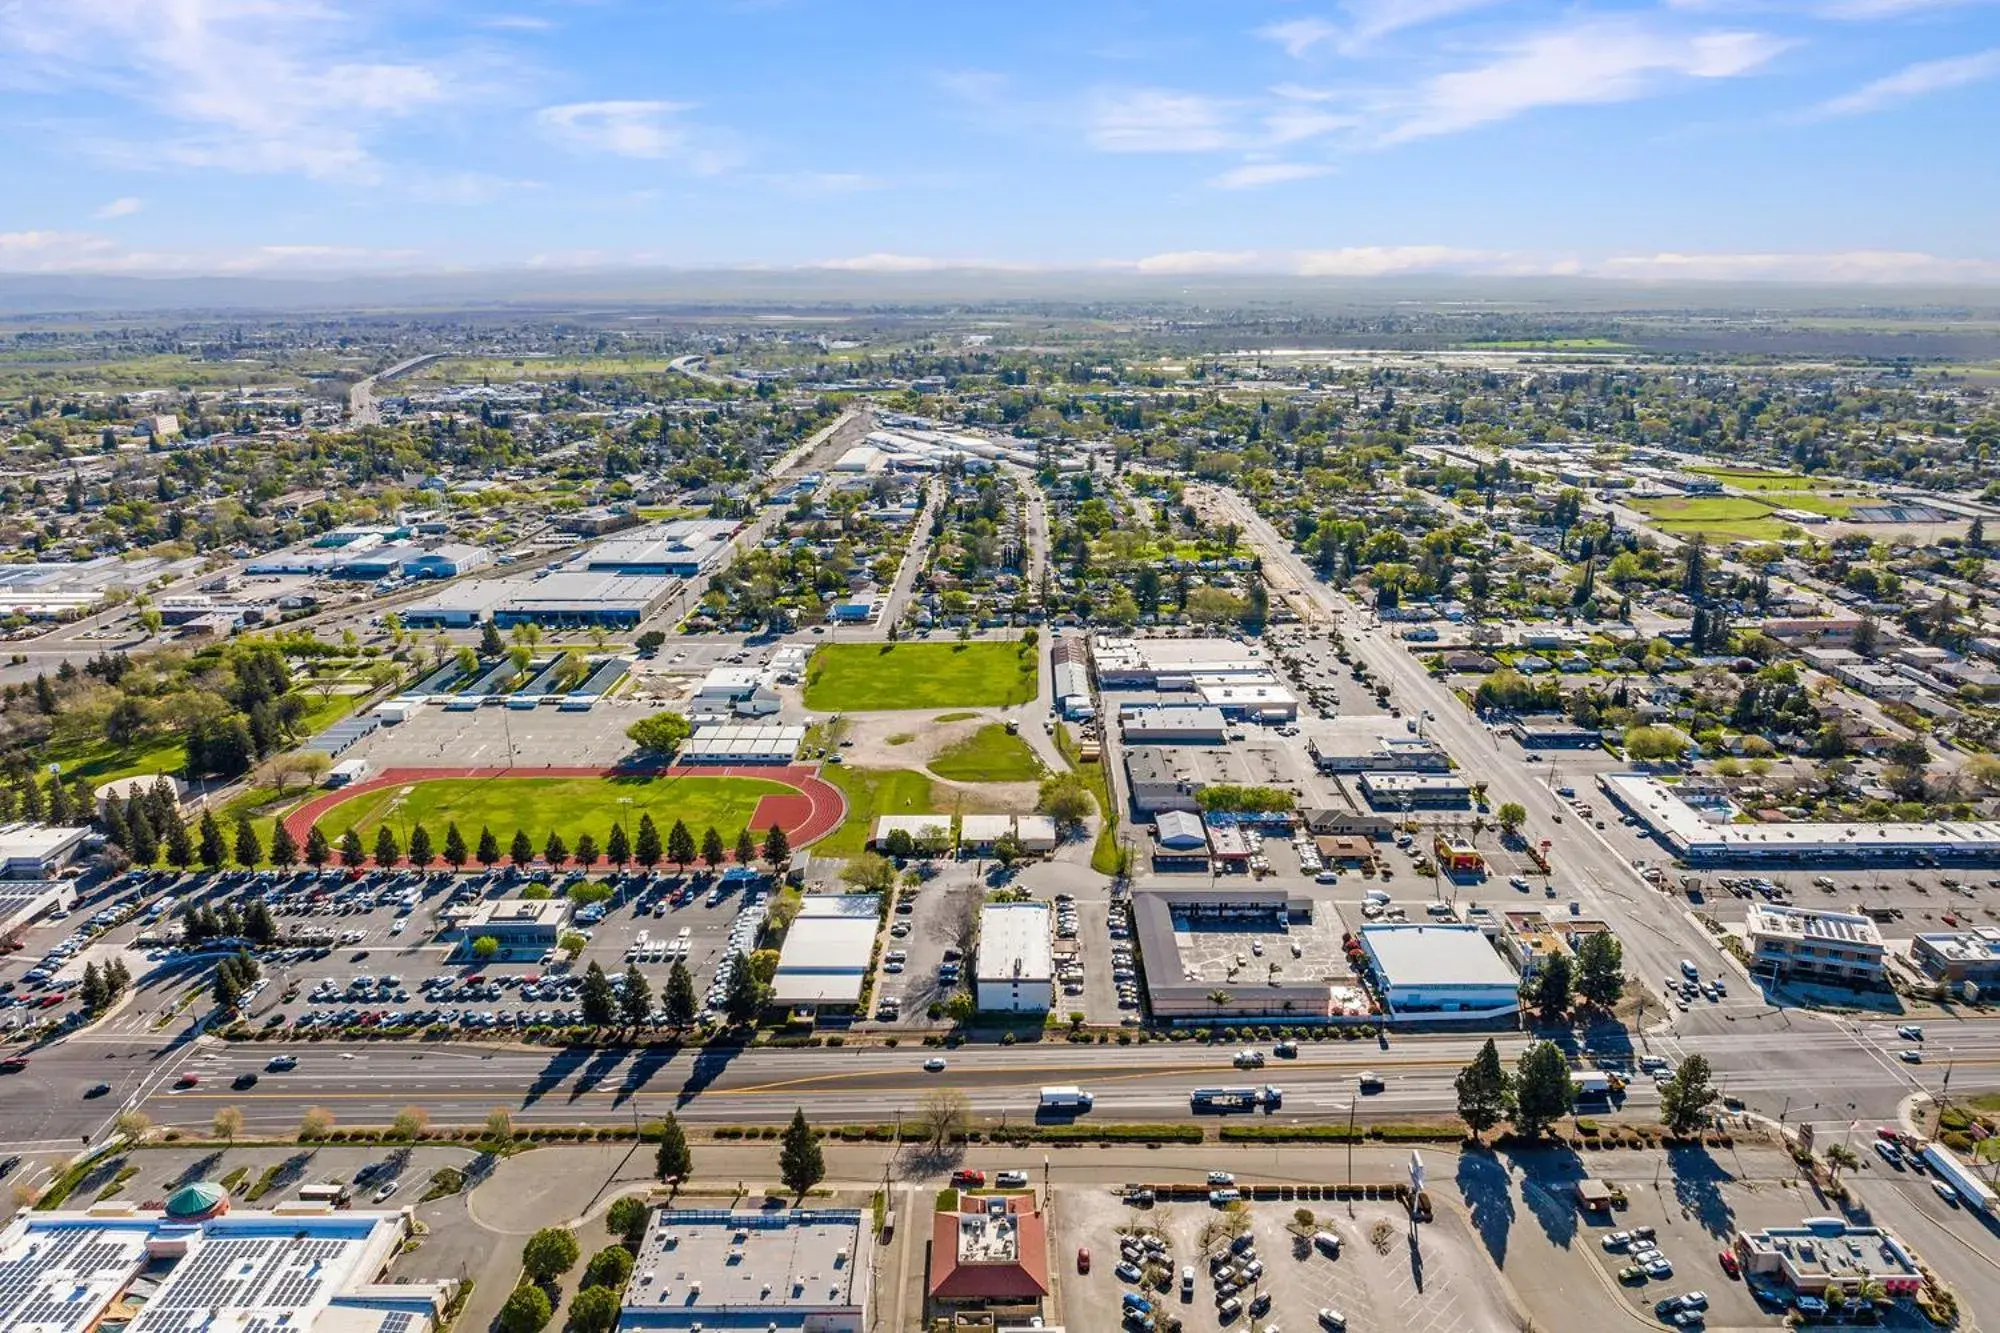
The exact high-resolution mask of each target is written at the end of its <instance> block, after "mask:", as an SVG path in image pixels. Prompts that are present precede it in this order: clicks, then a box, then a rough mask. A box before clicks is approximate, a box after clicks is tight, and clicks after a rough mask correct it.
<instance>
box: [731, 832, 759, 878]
mask: <svg viewBox="0 0 2000 1333" xmlns="http://www.w3.org/2000/svg"><path fill="white" fill-rule="evenodd" d="M756 859H757V840H756V839H755V838H753V837H751V836H750V830H749V829H747V828H744V829H738V830H737V831H736V864H737V865H740V866H743V867H744V868H745V869H748V868H749V866H750V863H751V862H753V861H755V860H756Z"/></svg>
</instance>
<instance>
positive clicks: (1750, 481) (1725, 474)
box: [1689, 467, 1847, 491]
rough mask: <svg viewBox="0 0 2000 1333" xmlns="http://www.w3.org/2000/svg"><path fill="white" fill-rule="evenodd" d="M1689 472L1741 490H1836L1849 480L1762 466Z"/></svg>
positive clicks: (1693, 470)
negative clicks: (1780, 470)
mask: <svg viewBox="0 0 2000 1333" xmlns="http://www.w3.org/2000/svg"><path fill="white" fill-rule="evenodd" d="M1689 471H1691V472H1693V473H1695V474H1696V475H1697V476H1703V477H1713V478H1715V479H1716V480H1717V481H1719V482H1721V483H1722V484H1723V485H1725V486H1733V487H1735V488H1736V489H1737V490H1739V491H1837V490H1845V489H1847V483H1845V482H1842V481H1840V480H1837V479H1836V478H1833V477H1808V476H1806V475H1805V474H1804V473H1802V472H1766V471H1764V470H1763V469H1761V468H1729V467H1698V468H1690V469H1689Z"/></svg>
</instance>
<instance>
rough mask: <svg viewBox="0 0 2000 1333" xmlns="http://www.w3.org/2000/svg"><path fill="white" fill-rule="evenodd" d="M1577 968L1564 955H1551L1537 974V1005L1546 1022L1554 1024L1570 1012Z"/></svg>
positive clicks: (1545, 959)
mask: <svg viewBox="0 0 2000 1333" xmlns="http://www.w3.org/2000/svg"><path fill="white" fill-rule="evenodd" d="M1575 983H1576V973H1575V967H1574V965H1573V964H1571V962H1570V961H1569V958H1568V957H1567V956H1566V955H1564V954H1559V953H1557V954H1550V955H1549V956H1548V957H1547V958H1544V959H1543V960H1542V965H1541V967H1540V968H1539V969H1537V970H1536V972H1535V978H1534V987H1535V1005H1536V1007H1537V1008H1539V1009H1540V1010H1541V1011H1542V1017H1543V1018H1544V1019H1545V1020H1548V1021H1551V1022H1553V1021H1554V1020H1556V1019H1558V1018H1561V1017H1562V1016H1563V1015H1564V1014H1565V1013H1567V1012H1568V1011H1569V1002H1570V997H1571V996H1572V994H1574V992H1575Z"/></svg>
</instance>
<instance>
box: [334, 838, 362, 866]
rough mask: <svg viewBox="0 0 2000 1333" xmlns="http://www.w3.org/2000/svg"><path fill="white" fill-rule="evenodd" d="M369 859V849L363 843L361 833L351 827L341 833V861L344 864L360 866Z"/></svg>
mask: <svg viewBox="0 0 2000 1333" xmlns="http://www.w3.org/2000/svg"><path fill="white" fill-rule="evenodd" d="M367 859H368V849H367V848H365V847H363V846H362V845H361V834H360V833H359V832H358V831H357V830H355V829H349V830H347V832H345V833H343V834H341V835H340V863H341V864H342V865H344V866H358V865H360V864H361V863H362V862H363V861H365V860H367Z"/></svg>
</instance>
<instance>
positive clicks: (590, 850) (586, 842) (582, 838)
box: [576, 833, 598, 870]
mask: <svg viewBox="0 0 2000 1333" xmlns="http://www.w3.org/2000/svg"><path fill="white" fill-rule="evenodd" d="M597 856H598V851H597V839H596V838H593V837H592V836H591V835H590V834H588V833H579V834H577V836H576V863H577V864H578V865H579V866H581V867H583V868H584V869H585V870H590V869H592V868H594V867H595V866H596V865H597Z"/></svg>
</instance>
